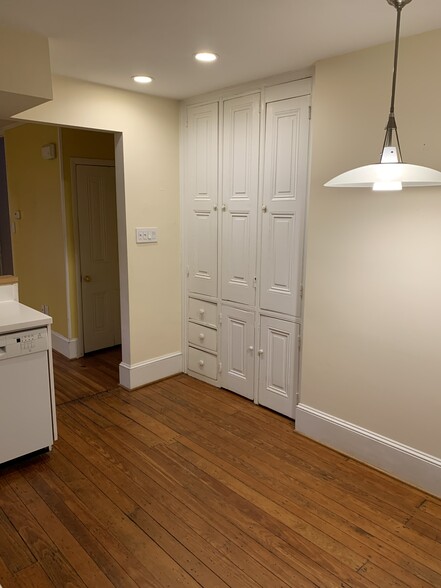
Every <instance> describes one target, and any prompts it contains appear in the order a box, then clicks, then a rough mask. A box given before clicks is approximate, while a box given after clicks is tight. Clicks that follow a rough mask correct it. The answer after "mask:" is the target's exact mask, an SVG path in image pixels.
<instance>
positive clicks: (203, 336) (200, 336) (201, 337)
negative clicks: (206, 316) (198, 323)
mask: <svg viewBox="0 0 441 588" xmlns="http://www.w3.org/2000/svg"><path fill="white" fill-rule="evenodd" d="M199 339H200V340H201V341H203V340H204V339H205V335H204V333H199Z"/></svg>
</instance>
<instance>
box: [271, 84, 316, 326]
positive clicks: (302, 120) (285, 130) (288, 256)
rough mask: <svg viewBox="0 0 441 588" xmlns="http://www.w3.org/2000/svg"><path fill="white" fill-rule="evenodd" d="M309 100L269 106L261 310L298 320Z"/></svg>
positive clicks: (292, 100) (295, 99)
mask: <svg viewBox="0 0 441 588" xmlns="http://www.w3.org/2000/svg"><path fill="white" fill-rule="evenodd" d="M309 103H310V98H309V96H302V97H300V98H290V99H287V100H280V101H278V102H272V103H269V104H267V118H266V130H265V165H264V182H263V184H264V185H263V208H262V268H261V270H262V271H261V273H262V279H261V290H260V301H261V307H262V308H264V309H267V310H273V311H276V312H282V313H284V314H289V315H293V316H299V315H300V286H301V284H300V282H301V272H302V251H303V225H304V221H303V219H304V214H305V202H306V190H307V157H308V134H309Z"/></svg>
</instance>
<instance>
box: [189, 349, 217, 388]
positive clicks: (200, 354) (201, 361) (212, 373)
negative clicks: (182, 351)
mask: <svg viewBox="0 0 441 588" xmlns="http://www.w3.org/2000/svg"><path fill="white" fill-rule="evenodd" d="M188 369H189V370H191V371H192V372H196V373H198V374H201V375H202V376H206V377H207V378H212V379H213V380H215V379H216V377H217V357H216V356H215V355H210V353H206V352H205V351H200V350H199V349H195V348H194V347H189V348H188Z"/></svg>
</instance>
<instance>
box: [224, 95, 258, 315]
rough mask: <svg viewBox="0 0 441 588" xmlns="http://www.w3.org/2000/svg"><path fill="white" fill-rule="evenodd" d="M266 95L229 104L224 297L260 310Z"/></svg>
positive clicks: (226, 105)
mask: <svg viewBox="0 0 441 588" xmlns="http://www.w3.org/2000/svg"><path fill="white" fill-rule="evenodd" d="M259 103H260V95H259V94H252V95H250V96H241V97H240V98H233V99H231V100H226V101H225V102H224V123H223V173H222V210H223V213H222V298H223V299H224V300H230V301H232V302H240V303H243V304H248V305H250V306H251V305H254V303H255V297H256V293H255V279H254V278H255V276H256V250H257V247H256V238H257V198H258V174H259Z"/></svg>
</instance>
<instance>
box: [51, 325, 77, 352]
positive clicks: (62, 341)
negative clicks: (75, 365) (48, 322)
mask: <svg viewBox="0 0 441 588" xmlns="http://www.w3.org/2000/svg"><path fill="white" fill-rule="evenodd" d="M52 349H54V350H55V351H58V353H61V355H64V357H67V358H68V359H76V358H77V357H79V356H78V339H67V338H66V337H64V336H63V335H60V333H57V332H56V331H52Z"/></svg>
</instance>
